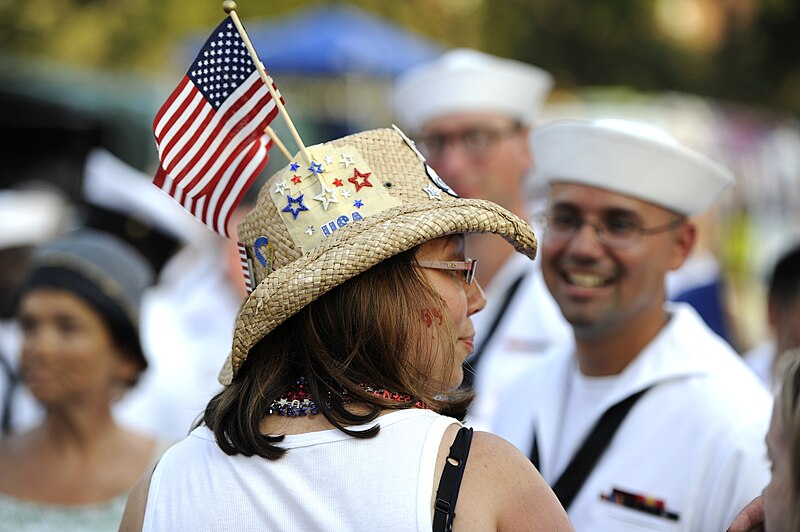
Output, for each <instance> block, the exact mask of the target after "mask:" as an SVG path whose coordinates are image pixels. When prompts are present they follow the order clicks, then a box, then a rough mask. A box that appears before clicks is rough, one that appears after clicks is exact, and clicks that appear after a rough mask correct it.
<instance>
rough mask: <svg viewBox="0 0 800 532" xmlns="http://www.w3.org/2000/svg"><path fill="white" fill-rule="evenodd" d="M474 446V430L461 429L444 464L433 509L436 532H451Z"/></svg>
mask: <svg viewBox="0 0 800 532" xmlns="http://www.w3.org/2000/svg"><path fill="white" fill-rule="evenodd" d="M471 444H472V429H471V428H467V427H461V428H460V429H459V431H458V434H456V439H455V440H454V441H453V445H451V446H450V454H449V455H448V456H447V460H445V462H444V470H443V471H442V478H441V479H440V480H439V489H437V490H436V503H435V504H434V507H433V530H434V532H451V531H452V530H453V520H454V519H455V518H456V501H457V500H458V490H459V488H460V487H461V478H462V477H463V476H464V468H465V467H466V466H467V456H468V455H469V447H470V445H471Z"/></svg>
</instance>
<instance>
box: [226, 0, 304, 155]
mask: <svg viewBox="0 0 800 532" xmlns="http://www.w3.org/2000/svg"><path fill="white" fill-rule="evenodd" d="M222 9H224V10H225V12H226V13H228V14H229V15H230V16H231V19H232V20H233V23H234V24H235V25H236V29H237V30H238V31H239V35H240V36H241V37H242V40H243V41H244V44H245V46H246V47H247V51H248V52H249V53H250V58H251V59H252V60H253V62H254V63H255V65H256V68H257V69H258V73H259V74H260V75H261V80H262V81H263V82H264V84H265V85H266V86H267V89H268V90H269V93H270V94H271V95H272V99H273V100H275V105H277V106H278V111H279V112H280V114H281V116H282V117H283V120H284V121H285V122H286V125H287V126H288V127H289V131H290V132H291V133H292V137H294V141H295V143H296V144H297V146H298V147H299V148H300V152H302V154H303V157H305V159H306V162H307V163H308V165H309V166H311V162H312V161H311V156H310V155H309V153H308V151H307V150H306V146H305V144H303V140H302V139H301V138H300V134H299V133H297V129H296V128H295V127H294V124H293V123H292V119H291V118H289V113H287V112H286V108H285V107H284V106H283V103H281V98H280V96H278V94H277V93H276V92H275V87H273V86H272V80H271V79H270V77H269V76H268V75H267V72H266V70H264V65H262V64H261V61H260V60H259V59H258V54H257V53H256V50H255V48H253V43H251V42H250V38H249V37H248V36H247V32H246V31H245V30H244V26H242V22H241V21H240V20H239V15H237V14H236V2H235V1H234V0H225V1H224V2H222ZM288 159H289V160H291V159H292V158H291V157H288Z"/></svg>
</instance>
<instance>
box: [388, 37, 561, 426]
mask: <svg viewBox="0 0 800 532" xmlns="http://www.w3.org/2000/svg"><path fill="white" fill-rule="evenodd" d="M552 84H553V79H552V76H551V75H550V74H549V73H547V72H545V71H544V70H542V69H540V68H537V67H535V66H532V65H529V64H526V63H522V62H519V61H513V60H509V59H504V58H499V57H494V56H491V55H488V54H484V53H482V52H478V51H476V50H468V49H457V50H452V51H449V52H447V53H445V54H444V55H442V56H441V57H440V58H438V59H435V60H433V61H430V62H427V63H423V64H422V65H419V66H417V67H415V68H413V69H411V70H409V71H407V72H405V73H404V74H402V75H401V76H400V77H399V78H398V79H397V81H396V83H395V85H394V90H393V99H392V104H393V108H394V112H395V115H396V117H397V120H398V122H399V123H400V125H401V126H402V127H403V128H404V129H406V130H407V132H408V133H409V134H410V135H411V136H412V138H414V140H415V141H416V143H417V146H418V147H419V149H420V151H421V152H422V153H423V154H424V155H425V157H426V158H427V160H428V163H429V164H430V165H431V166H432V167H433V168H434V169H435V170H436V171H437V172H438V173H439V174H440V175H441V176H442V178H443V179H444V180H445V181H446V182H447V183H448V184H450V185H451V186H452V187H453V189H454V190H455V191H456V192H457V193H458V194H459V195H461V196H463V197H469V198H480V199H487V200H491V201H494V202H495V203H498V204H500V205H502V206H503V207H505V208H507V209H509V210H510V211H511V212H513V213H515V214H517V215H518V216H520V217H521V218H523V219H526V220H530V218H531V217H530V212H529V204H530V201H531V198H530V197H528V196H529V194H528V193H527V190H526V189H527V188H529V187H527V185H528V183H527V182H526V178H527V177H528V174H529V172H530V170H531V168H532V166H533V164H534V161H533V158H532V156H531V148H530V142H529V140H530V139H529V134H530V131H531V130H532V127H533V124H534V121H535V120H536V119H537V117H538V116H539V114H540V111H541V108H542V106H543V104H544V101H545V99H546V98H547V95H548V94H549V92H550V89H551V87H552ZM537 234H538V233H537ZM467 253H468V254H469V255H470V257H472V258H475V259H478V261H479V262H480V267H479V268H478V270H477V278H478V281H479V282H480V283H481V286H483V287H484V290H485V292H486V299H487V305H486V308H485V309H484V311H483V312H480V313H479V314H478V315H476V316H475V319H474V324H475V331H476V334H475V352H474V353H473V354H472V356H471V357H470V358H469V359H468V360H467V364H466V365H465V372H464V375H465V385H472V386H473V387H474V389H475V390H476V392H477V393H476V399H475V402H474V403H473V404H472V407H471V408H470V412H469V415H468V418H467V423H469V424H471V425H472V426H474V427H476V428H477V429H486V428H488V420H489V419H490V418H491V416H492V411H493V410H494V408H495V407H496V405H497V398H498V396H499V394H500V392H501V391H502V390H503V389H504V388H505V387H506V385H507V383H508V382H509V380H510V379H511V378H513V377H514V376H515V375H517V374H518V373H519V372H520V371H521V370H522V369H523V368H526V367H528V366H530V365H532V364H536V363H538V361H539V360H540V359H541V358H543V355H544V353H546V352H547V351H548V350H549V349H551V348H553V347H554V346H557V345H559V344H562V343H563V342H565V341H568V339H569V338H570V337H571V331H570V329H569V326H568V324H567V323H566V322H565V321H564V319H563V318H562V317H561V313H560V312H559V311H558V307H557V306H556V304H555V302H554V301H553V299H552V297H551V296H550V294H549V293H548V292H547V290H546V289H545V287H544V282H543V280H542V277H541V271H540V270H539V265H538V261H536V262H531V261H529V260H525V259H524V258H522V260H520V256H519V255H518V254H517V253H513V250H512V248H511V246H510V245H508V244H507V243H506V242H504V241H502V240H501V239H498V238H492V237H491V235H471V236H470V238H469V240H468V242H467ZM531 316H537V317H538V319H539V320H540V322H541V323H542V324H543V326H542V327H531V326H530V317H531Z"/></svg>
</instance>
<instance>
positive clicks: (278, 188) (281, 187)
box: [272, 179, 289, 196]
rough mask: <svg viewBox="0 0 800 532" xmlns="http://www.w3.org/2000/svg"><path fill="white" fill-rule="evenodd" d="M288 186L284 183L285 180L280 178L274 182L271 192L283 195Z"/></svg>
mask: <svg viewBox="0 0 800 532" xmlns="http://www.w3.org/2000/svg"><path fill="white" fill-rule="evenodd" d="M288 188H289V185H287V184H286V181H284V180H282V179H281V180H280V181H278V182H277V183H275V188H274V189H272V192H273V194H280V195H281V196H283V195H284V194H285V193H286V190H287V189H288Z"/></svg>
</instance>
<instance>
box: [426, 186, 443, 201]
mask: <svg viewBox="0 0 800 532" xmlns="http://www.w3.org/2000/svg"><path fill="white" fill-rule="evenodd" d="M422 190H424V191H425V192H427V193H428V198H429V199H437V200H441V199H442V191H441V190H440V189H438V188H436V187H435V186H434V184H433V183H428V186H426V187H425V188H423V189H422Z"/></svg>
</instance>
